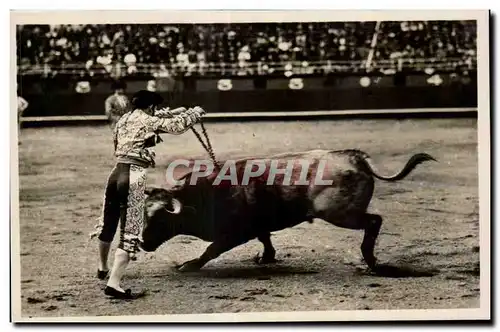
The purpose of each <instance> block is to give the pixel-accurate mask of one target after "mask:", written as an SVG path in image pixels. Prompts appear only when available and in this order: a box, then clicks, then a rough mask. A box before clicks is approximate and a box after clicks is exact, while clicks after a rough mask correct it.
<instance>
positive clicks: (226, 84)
mask: <svg viewBox="0 0 500 332" xmlns="http://www.w3.org/2000/svg"><path fill="white" fill-rule="evenodd" d="M232 88H233V83H232V82H231V80H230V79H222V80H219V82H217V89H219V90H221V91H229V90H231V89H232Z"/></svg>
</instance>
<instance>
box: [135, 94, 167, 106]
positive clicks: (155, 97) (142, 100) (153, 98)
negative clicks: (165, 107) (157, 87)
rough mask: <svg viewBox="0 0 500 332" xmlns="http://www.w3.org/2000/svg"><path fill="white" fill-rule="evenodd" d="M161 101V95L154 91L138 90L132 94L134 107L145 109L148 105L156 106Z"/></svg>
mask: <svg viewBox="0 0 500 332" xmlns="http://www.w3.org/2000/svg"><path fill="white" fill-rule="evenodd" d="M162 102H163V97H162V96H160V95H159V94H158V93H156V92H151V91H148V90H140V91H138V92H136V93H135V94H134V95H133V96H132V106H134V108H139V109H146V108H148V107H149V106H157V105H160V104H161V103H162Z"/></svg>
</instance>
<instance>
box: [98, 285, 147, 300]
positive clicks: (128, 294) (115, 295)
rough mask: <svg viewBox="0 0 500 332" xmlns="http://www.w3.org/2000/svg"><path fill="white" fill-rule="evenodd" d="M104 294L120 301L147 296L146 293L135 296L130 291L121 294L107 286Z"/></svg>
mask: <svg viewBox="0 0 500 332" xmlns="http://www.w3.org/2000/svg"><path fill="white" fill-rule="evenodd" d="M104 294H106V295H107V296H111V297H112V298H115V299H120V300H134V299H137V298H139V297H142V296H144V295H145V294H144V293H138V294H134V293H132V291H131V290H130V289H127V290H125V292H120V291H119V290H116V289H114V288H113V287H109V286H106V288H105V289H104Z"/></svg>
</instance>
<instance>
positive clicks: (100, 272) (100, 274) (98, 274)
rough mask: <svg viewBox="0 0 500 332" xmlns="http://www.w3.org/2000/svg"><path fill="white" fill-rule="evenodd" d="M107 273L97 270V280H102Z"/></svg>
mask: <svg viewBox="0 0 500 332" xmlns="http://www.w3.org/2000/svg"><path fill="white" fill-rule="evenodd" d="M108 273H109V271H101V270H99V269H97V278H99V279H101V280H104V279H106V277H107V276H108Z"/></svg>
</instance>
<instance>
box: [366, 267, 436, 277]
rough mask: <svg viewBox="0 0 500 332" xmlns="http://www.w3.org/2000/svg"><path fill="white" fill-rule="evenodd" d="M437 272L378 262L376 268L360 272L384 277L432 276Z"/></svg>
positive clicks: (430, 269)
mask: <svg viewBox="0 0 500 332" xmlns="http://www.w3.org/2000/svg"><path fill="white" fill-rule="evenodd" d="M438 273H439V270H437V269H433V268H423V267H415V266H411V265H407V264H400V265H392V264H378V265H377V267H376V268H374V269H372V270H370V271H364V272H363V273H362V274H369V275H373V276H377V277H386V278H418V277H432V276H435V275H436V274H438Z"/></svg>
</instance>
